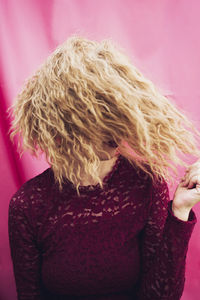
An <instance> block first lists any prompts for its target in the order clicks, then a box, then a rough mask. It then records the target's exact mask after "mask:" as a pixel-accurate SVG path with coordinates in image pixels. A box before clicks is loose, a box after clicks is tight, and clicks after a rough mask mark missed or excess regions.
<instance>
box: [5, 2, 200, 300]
mask: <svg viewBox="0 0 200 300" xmlns="http://www.w3.org/2000/svg"><path fill="white" fill-rule="evenodd" d="M199 11H200V2H199V1H198V0H196V1H195V0H192V1H187V0H182V1H172V0H171V1H170V0H168V1H167V0H162V1H161V0H148V1H147V0H146V1H145V0H143V1H139V0H135V1H133V0H109V1H108V0H54V1H53V0H46V1H45V0H43V1H40V0H18V1H16V0H1V2H0V80H1V84H0V97H1V98H0V128H1V131H0V158H1V163H0V174H1V185H0V195H1V201H0V237H1V238H0V300H15V299H16V290H15V283H14V277H13V270H12V264H11V258H10V250H9V244H8V226H7V222H8V204H9V201H10V198H11V196H12V195H13V194H14V193H15V192H16V190H17V189H19V187H20V186H21V185H22V183H23V182H25V181H27V180H28V179H29V178H31V177H34V176H35V175H37V174H38V173H41V172H42V171H43V170H44V169H46V168H47V167H48V164H47V163H46V162H45V160H44V157H41V159H40V160H36V159H34V158H32V157H31V156H30V155H29V154H28V153H25V154H24V155H23V156H22V159H21V160H20V159H19V155H18V154H17V153H16V149H15V147H13V146H12V145H11V143H10V141H9V139H8V136H7V131H8V128H9V122H8V119H6V113H5V112H6V109H7V108H8V107H9V106H10V105H11V104H12V102H13V101H14V97H15V96H16V94H17V93H18V91H19V89H20V87H21V86H22V84H23V81H24V80H25V79H26V78H27V77H28V76H30V75H31V74H32V73H33V72H34V70H35V69H37V67H38V66H39V65H40V64H41V63H42V62H43V60H44V59H45V58H46V57H47V56H48V55H49V54H50V52H51V51H52V50H53V49H55V47H56V46H57V45H58V44H59V43H61V42H63V41H64V40H66V39H67V37H68V36H70V35H71V34H73V33H80V34H82V35H84V36H86V37H88V38H90V39H93V38H94V39H97V40H101V39H103V38H109V37H111V38H112V39H113V40H115V41H116V42H117V43H118V44H120V45H121V46H122V47H124V48H125V49H126V51H127V53H128V54H129V56H130V57H131V58H132V60H133V62H134V63H135V64H136V66H137V67H138V68H140V70H141V71H143V73H144V74H145V75H146V76H148V77H149V78H150V79H151V80H152V81H154V82H155V83H156V84H157V85H158V86H159V87H160V88H162V90H163V91H164V93H165V95H169V96H171V97H172V98H173V99H174V101H175V102H176V103H177V104H178V105H179V107H181V108H183V109H184V110H185V111H187V112H188V114H189V115H190V116H191V117H192V118H193V119H195V120H196V121H197V124H198V127H199V125H200V118H199V115H200V105H198V104H199V96H200V85H199V78H200V56H199V53H200V39H199V37H200V19H199ZM189 161H190V162H191V163H193V162H194V160H189ZM179 171H180V174H182V172H183V170H182V169H180V168H179ZM175 187H176V186H174V187H173V188H171V189H170V196H171V198H172V197H173V193H174V190H175ZM194 211H195V213H196V215H197V218H198V219H200V206H199V203H198V204H197V205H196V206H195V207H194ZM199 253H200V223H199V222H198V223H197V224H196V226H195V228H194V231H193V234H192V237H191V240H190V244H189V248H188V255H187V261H186V262H187V265H186V283H185V289H184V293H183V296H182V298H181V299H182V300H197V299H199V294H200V286H199V278H200V255H199Z"/></svg>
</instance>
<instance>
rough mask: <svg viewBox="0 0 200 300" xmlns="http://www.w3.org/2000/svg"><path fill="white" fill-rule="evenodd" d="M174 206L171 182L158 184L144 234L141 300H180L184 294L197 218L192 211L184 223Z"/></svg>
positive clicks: (152, 196)
mask: <svg viewBox="0 0 200 300" xmlns="http://www.w3.org/2000/svg"><path fill="white" fill-rule="evenodd" d="M171 207H172V200H171V201H170V199H169V190H168V186H167V183H166V182H165V181H164V180H163V181H162V182H161V181H160V182H159V183H158V182H157V183H156V184H155V185H154V187H153V188H152V193H151V205H150V208H149V214H148V220H147V223H146V225H145V228H144V229H143V232H142V235H141V252H142V271H141V277H140V286H139V290H138V292H137V300H148V299H149V300H150V299H151V300H152V299H154V300H179V299H180V298H181V295H182V293H183V289H184V284H185V263H186V254H187V250H188V244H189V240H190V237H191V234H192V231H193V228H194V225H195V223H196V222H197V219H196V216H195V213H194V211H193V210H191V211H190V214H189V218H188V221H182V220H180V219H178V218H177V217H176V216H175V215H174V214H173V211H172V209H171Z"/></svg>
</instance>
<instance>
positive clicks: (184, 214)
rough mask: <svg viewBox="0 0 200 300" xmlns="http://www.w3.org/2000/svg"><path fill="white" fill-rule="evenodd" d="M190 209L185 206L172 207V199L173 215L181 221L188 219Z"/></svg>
mask: <svg viewBox="0 0 200 300" xmlns="http://www.w3.org/2000/svg"><path fill="white" fill-rule="evenodd" d="M190 210H191V209H189V208H185V207H182V208H177V207H174V206H173V201H172V212H173V214H174V215H175V217H177V218H178V219H180V220H182V221H188V218H189V214H190Z"/></svg>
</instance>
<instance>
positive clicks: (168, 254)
mask: <svg viewBox="0 0 200 300" xmlns="http://www.w3.org/2000/svg"><path fill="white" fill-rule="evenodd" d="M13 116H14V120H13V122H12V127H11V131H12V132H11V139H12V140H13V136H14V135H15V134H16V133H17V132H19V133H20V134H21V136H22V138H23V147H24V149H29V150H31V152H32V154H33V155H36V156H37V154H38V153H39V151H42V152H44V153H45V154H46V159H47V161H48V163H49V164H50V168H48V169H46V170H45V171H44V172H43V173H41V174H39V175H38V176H36V177H34V178H32V179H30V180H28V181H27V182H25V183H24V184H23V185H22V186H21V188H20V189H19V190H18V191H17V192H16V193H15V194H14V195H13V197H12V199H11V201H10V205H9V240H10V248H11V255H12V261H13V267H14V275H15V281H16V288H17V294H18V299H20V300H22V299H23V300H25V299H26V300H28V299H35V300H36V299H37V300H39V299H48V300H49V299H67V300H70V299H101V300H105V299H109V300H110V299H113V300H115V299H120V300H125V299H137V300H144V299H145V300H147V299H151V300H152V299H153V300H156V299H159V300H160V299H165V300H167V299H170V300H171V299H173V300H176V299H180V297H181V295H182V293H183V288H184V282H185V261H186V254H187V249H188V243H189V240H190V237H191V234H192V231H193V228H194V226H195V224H196V222H197V219H196V216H195V213H194V211H193V210H192V207H193V206H194V205H195V204H196V203H197V202H199V201H200V192H199V186H200V164H199V161H197V162H196V163H194V164H193V165H192V166H190V167H189V166H188V165H187V164H186V163H185V162H184V161H183V160H182V159H181V158H180V157H179V156H178V154H177V152H176V150H179V151H181V152H182V153H188V154H193V155H195V156H196V157H198V158H199V157H200V151H199V150H198V148H197V146H196V141H195V139H194V134H195V133H196V136H197V137H199V136H200V134H199V132H198V131H197V130H196V129H195V127H194V126H193V124H192V123H191V121H189V119H188V118H187V117H186V116H185V115H184V113H183V112H180V111H178V109H177V108H176V107H175V104H172V103H171V102H170V101H169V100H168V99H167V98H166V97H164V96H163V95H162V94H161V93H160V92H159V91H158V89H156V87H155V86H154V85H153V83H152V82H151V81H149V80H147V79H146V78H145V77H144V76H143V75H142V74H141V73H140V72H139V71H138V70H137V69H136V68H135V67H134V66H133V65H132V64H131V62H130V61H129V59H128V58H127V57H126V55H125V54H123V52H122V51H119V50H117V49H116V47H115V46H114V45H113V44H112V43H111V42H110V41H108V40H104V41H102V42H100V43H98V42H96V41H90V40H87V39H85V38H81V37H76V36H73V37H70V38H69V39H68V40H67V41H66V42H65V43H63V44H62V45H60V46H59V47H58V48H57V49H56V50H55V51H54V52H53V53H52V54H51V55H50V56H49V57H48V59H47V60H46V61H45V63H44V64H43V65H42V66H41V67H40V68H39V69H38V71H37V72H36V73H35V74H34V76H32V77H31V78H30V79H28V80H27V82H26V84H25V86H24V88H23V89H22V91H21V92H20V93H19V94H18V96H17V101H16V103H15V104H14V110H13ZM186 126H187V129H186V128H185V127H186ZM189 129H191V131H189ZM169 161H171V163H170V162H169ZM173 163H175V164H179V165H183V166H185V167H188V169H187V172H186V175H185V177H184V178H183V180H182V181H181V182H180V183H179V185H178V186H177V189H176V192H175V194H174V197H173V200H170V199H169V190H168V185H167V181H168V179H169V178H170V175H169V173H168V169H167V168H168V167H171V168H172V169H173V170H174V171H175V173H176V175H177V172H176V168H175V167H174V166H173Z"/></svg>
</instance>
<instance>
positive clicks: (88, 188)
mask: <svg viewBox="0 0 200 300" xmlns="http://www.w3.org/2000/svg"><path fill="white" fill-rule="evenodd" d="M121 159H122V155H121V154H118V157H117V159H116V161H115V164H114V165H113V167H112V169H111V170H110V172H108V174H107V175H106V176H105V177H104V178H103V180H102V182H103V186H104V187H105V186H106V185H107V184H108V182H109V181H110V179H111V177H112V176H113V174H114V173H115V171H116V170H117V169H118V166H119V164H120V161H121ZM65 180H66V182H67V183H68V184H69V185H70V186H71V188H72V189H76V187H75V186H74V185H73V183H72V182H71V181H69V180H68V179H67V178H66V179H65ZM100 188H101V186H100V184H99V183H97V184H95V185H80V186H79V191H82V192H87V191H96V190H98V189H100Z"/></svg>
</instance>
